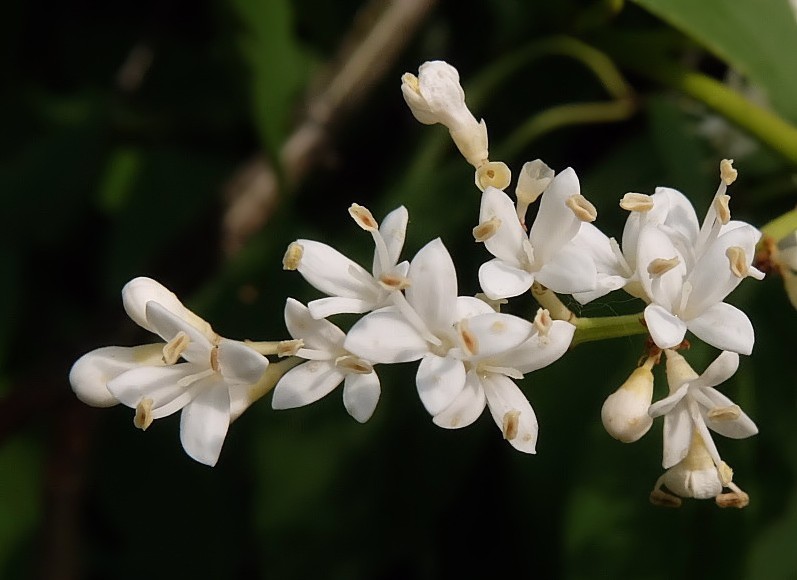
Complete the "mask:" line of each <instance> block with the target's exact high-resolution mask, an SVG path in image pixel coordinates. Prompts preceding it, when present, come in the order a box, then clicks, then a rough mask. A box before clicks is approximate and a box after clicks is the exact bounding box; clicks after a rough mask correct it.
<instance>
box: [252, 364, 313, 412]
mask: <svg viewBox="0 0 797 580" xmlns="http://www.w3.org/2000/svg"><path fill="white" fill-rule="evenodd" d="M303 362H305V360H304V359H301V358H298V357H295V356H292V357H290V358H287V359H285V360H283V361H280V362H276V363H271V364H270V365H268V368H266V372H264V373H263V376H262V377H260V380H259V381H257V383H255V384H254V385H252V387H250V389H249V403H250V404H251V403H254V402H255V401H257V400H258V399H261V398H262V397H265V396H266V395H267V394H269V393H270V392H271V391H272V390H273V389H274V387H275V386H276V385H277V382H278V381H279V380H280V379H281V378H282V376H283V375H284V374H285V373H287V372H288V371H289V370H291V369H292V368H293V367H295V366H296V365H298V364H300V363H303Z"/></svg>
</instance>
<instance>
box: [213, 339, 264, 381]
mask: <svg viewBox="0 0 797 580" xmlns="http://www.w3.org/2000/svg"><path fill="white" fill-rule="evenodd" d="M266 368H268V359H267V358H266V357H264V356H263V355H262V354H260V353H258V352H257V351H255V350H253V349H251V348H249V347H248V346H246V344H244V343H243V342H240V341H237V340H230V339H228V338H222V339H221V340H220V341H219V370H220V372H221V376H222V377H224V381H225V382H226V383H227V385H228V386H230V387H233V386H239V385H253V384H255V383H256V382H257V381H259V380H260V377H262V376H263V373H264V372H266Z"/></svg>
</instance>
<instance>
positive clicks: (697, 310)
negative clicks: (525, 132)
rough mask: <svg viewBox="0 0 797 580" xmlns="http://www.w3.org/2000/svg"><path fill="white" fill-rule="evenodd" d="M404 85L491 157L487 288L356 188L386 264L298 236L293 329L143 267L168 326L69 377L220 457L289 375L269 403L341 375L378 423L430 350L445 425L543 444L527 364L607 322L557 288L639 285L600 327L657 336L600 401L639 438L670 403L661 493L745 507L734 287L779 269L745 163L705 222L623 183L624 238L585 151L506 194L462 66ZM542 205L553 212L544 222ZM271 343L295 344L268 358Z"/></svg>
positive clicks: (611, 421)
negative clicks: (587, 192)
mask: <svg viewBox="0 0 797 580" xmlns="http://www.w3.org/2000/svg"><path fill="white" fill-rule="evenodd" d="M401 88H402V93H403V95H404V98H405V100H406V102H407V104H408V106H409V108H410V110H411V111H412V114H413V115H414V116H415V117H416V118H417V119H418V120H419V121H420V122H422V123H425V124H435V123H440V124H442V125H444V126H445V127H446V128H447V129H448V131H449V133H450V135H451V137H452V139H453V141H454V143H455V145H456V146H457V148H458V150H459V151H460V152H461V153H462V155H463V156H464V157H465V159H466V160H467V161H468V162H469V163H470V164H471V165H472V166H473V168H474V169H475V182H476V185H477V186H478V188H479V190H481V204H480V209H479V214H478V220H476V219H474V222H475V223H476V225H475V227H474V228H473V232H472V234H473V237H474V239H475V241H476V242H477V243H479V244H483V245H484V248H485V249H486V250H487V253H489V255H490V256H491V257H488V256H485V261H484V263H483V264H482V265H481V267H480V268H479V270H478V281H479V284H480V287H481V290H482V292H481V293H480V294H478V295H476V296H469V295H460V290H459V282H458V273H457V269H456V267H455V265H454V262H453V260H452V258H451V255H450V254H449V252H448V250H447V249H446V247H445V245H444V244H443V242H442V241H441V240H440V239H439V238H438V239H434V240H432V241H430V242H428V243H427V244H426V245H425V246H423V247H422V248H421V249H420V250H418V251H417V252H416V253H415V255H414V256H413V257H412V258H411V259H410V260H409V261H407V260H404V261H402V260H401V254H402V251H403V249H404V242H405V234H406V230H407V226H408V222H409V214H408V211H407V209H406V208H404V207H399V208H397V209H395V210H394V211H392V212H390V213H389V214H388V215H387V216H385V218H384V219H383V220H382V222H381V224H380V223H379V222H378V221H377V220H376V219H375V218H374V216H373V215H372V214H371V212H370V211H369V210H368V209H366V208H365V207H363V206H360V205H358V204H352V206H351V207H350V208H349V214H350V216H351V217H352V219H353V220H354V222H355V223H356V224H357V225H358V226H359V227H360V228H361V229H363V230H365V231H366V232H368V233H369V234H370V235H371V238H372V241H373V246H374V258H373V262H372V264H371V267H370V269H369V268H365V267H363V266H361V265H360V264H358V263H356V262H355V261H353V260H351V259H349V258H347V257H346V256H344V255H343V254H341V253H340V252H338V251H337V250H336V249H334V248H332V247H331V246H329V245H327V244H324V243H321V242H318V241H314V240H307V239H298V240H296V241H294V242H293V243H291V244H290V245H289V247H288V249H287V251H286V253H285V256H284V258H283V267H284V269H286V270H294V271H297V272H298V273H299V274H300V275H301V276H302V277H303V278H304V280H305V281H307V282H308V283H309V284H310V285H311V286H312V287H314V288H315V289H316V290H318V291H319V292H321V293H322V294H323V295H324V297H322V298H319V299H316V300H312V301H310V302H309V303H308V304H307V305H304V304H302V303H301V302H300V301H298V300H295V299H293V298H288V299H287V301H286V304H285V309H284V314H285V324H286V327H287V331H288V333H289V335H290V338H284V339H282V340H278V341H273V342H248V341H247V342H239V341H234V340H229V339H225V338H221V337H220V336H218V335H217V334H216V333H215V332H214V331H213V330H212V328H211V327H210V325H208V324H207V323H206V322H205V321H204V320H202V319H201V318H199V317H198V316H196V315H195V314H193V313H192V312H190V311H189V310H188V309H187V308H185V307H184V306H183V305H182V303H180V301H179V300H178V299H177V298H176V297H175V296H174V295H173V294H172V293H171V292H169V291H168V290H166V289H165V288H164V287H163V286H161V285H160V284H158V283H157V282H155V281H153V280H150V279H146V278H137V279H135V280H133V281H131V282H130V283H128V284H127V286H125V288H124V290H123V292H122V295H123V302H124V306H125V309H126V310H127V312H128V314H129V315H130V317H131V318H132V319H133V320H134V321H135V322H136V323H138V324H139V325H140V326H142V327H143V328H145V329H147V330H149V331H151V332H153V333H155V334H157V335H159V336H160V337H161V338H162V339H163V341H164V342H161V343H157V344H151V345H144V346H138V347H106V348H100V349H98V350H95V351H93V352H90V353H88V354H87V355H85V356H83V357H82V358H81V359H79V360H78V361H77V362H76V363H75V365H74V367H73V369H72V372H71V375H70V381H71V383H72V386H73V389H74V390H75V392H76V393H77V395H78V397H80V398H81V400H83V401H85V402H87V403H89V404H92V405H96V406H109V405H113V404H116V403H123V404H125V405H127V406H128V407H131V408H133V409H135V415H134V424H135V425H136V426H137V427H139V428H141V429H146V428H147V427H148V426H149V425H150V424H151V423H152V421H153V420H154V419H157V418H160V417H164V416H166V415H169V414H171V413H174V412H176V411H177V410H182V415H181V427H180V435H181V441H182V444H183V447H184V448H185V450H186V452H187V453H188V454H189V455H190V456H191V457H193V458H194V459H196V460H197V461H200V462H202V463H205V464H208V465H213V464H215V463H216V461H217V459H218V457H219V453H220V451H221V446H222V443H223V441H224V437H225V434H226V432H227V429H228V427H229V423H230V422H231V421H232V420H234V419H235V418H236V417H238V416H239V415H240V414H241V413H242V412H243V411H244V410H245V409H246V408H247V407H248V406H249V405H250V404H251V403H253V402H254V401H255V400H257V399H259V398H260V397H262V396H263V395H264V394H266V393H268V392H270V391H272V390H273V397H272V399H271V401H272V407H273V408H274V409H288V408H295V407H301V406H304V405H307V404H310V403H313V402H315V401H317V400H319V399H321V398H322V397H324V396H326V395H327V394H329V393H331V392H332V391H333V390H334V389H335V387H337V386H338V385H340V384H341V383H342V384H343V392H342V398H343V404H344V407H345V408H346V411H347V412H348V413H349V414H350V415H351V416H352V417H353V418H354V419H356V420H357V421H359V422H365V421H367V420H368V419H369V418H370V417H371V416H372V415H373V413H374V412H375V409H376V406H377V403H378V401H379V397H380V392H381V387H380V381H379V377H378V376H377V368H378V367H379V365H389V364H396V363H409V362H417V363H418V364H417V370H416V372H415V383H416V388H417V392H418V396H419V398H420V402H421V404H422V405H423V407H424V408H425V409H426V411H427V412H428V414H429V415H430V416H431V418H432V421H433V422H434V423H435V424H436V425H438V426H440V427H443V428H445V429H458V428H462V427H466V426H468V425H470V424H472V423H473V422H475V421H476V420H477V419H478V418H479V417H480V416H481V415H482V413H483V411H484V409H485V407H486V408H487V409H489V413H490V416H491V417H492V418H493V420H494V421H495V423H496V425H497V426H498V428H499V430H500V431H501V435H502V436H503V438H504V439H505V440H506V441H507V442H508V443H509V444H510V445H511V446H512V447H514V448H515V449H517V450H519V451H522V452H525V453H535V452H536V447H537V438H538V430H539V427H538V422H537V417H536V415H535V413H534V410H533V408H532V406H531V404H530V402H529V400H528V398H527V396H526V394H524V392H523V391H522V390H521V388H520V387H519V386H518V383H517V381H519V380H521V379H523V378H524V376H525V375H526V374H527V373H530V372H532V371H534V370H537V369H540V368H542V367H545V366H547V365H549V364H551V363H553V362H555V361H556V360H557V359H559V358H560V357H562V356H563V355H565V353H566V352H567V350H568V348H570V347H571V344H573V342H574V337H575V336H577V333H578V332H579V331H580V330H584V329H586V328H587V327H589V326H590V325H591V326H592V327H594V326H595V325H596V324H597V322H595V321H590V320H589V319H584V318H579V317H577V316H576V315H575V314H574V313H573V312H571V310H570V309H569V308H568V307H567V306H565V303H564V302H562V300H561V299H560V298H559V296H558V294H567V295H572V296H573V298H574V299H575V300H576V301H578V302H579V303H581V304H586V303H588V302H590V301H592V300H595V299H597V298H599V297H601V296H604V295H605V294H608V293H609V292H611V291H615V290H621V289H622V290H624V291H625V292H627V293H628V294H630V295H631V296H633V297H635V298H638V299H641V300H642V302H643V303H644V310H643V312H641V313H640V315H639V316H638V317H636V318H635V321H634V322H633V323H632V324H631V326H632V327H633V329H632V330H631V331H628V324H624V325H619V324H618V325H616V327H613V326H612V324H613V322H612V321H611V320H608V321H603V322H602V324H604V325H605V328H606V330H607V333H604V335H603V337H612V336H621V335H624V334H625V335H627V334H632V333H641V332H645V333H649V336H650V340H649V342H648V344H647V347H646V351H645V352H646V356H645V357H643V362H642V364H641V365H640V366H639V367H638V368H637V369H635V370H634V371H633V372H632V373H631V376H630V377H629V379H628V380H627V381H626V382H625V383H624V384H623V385H622V386H621V387H620V388H619V389H617V391H616V392H614V393H612V394H611V395H609V396H608V397H607V399H606V401H605V403H604V405H603V409H602V411H601V417H602V420H603V424H604V426H605V427H606V430H607V431H608V432H609V434H610V435H612V436H613V437H615V438H616V439H618V440H620V441H623V442H632V441H636V440H638V439H639V438H641V437H642V436H643V435H645V433H647V432H648V431H649V430H650V428H651V426H652V424H653V422H654V419H655V418H656V417H661V416H663V417H664V418H663V426H664V453H663V462H662V463H663V467H664V469H665V470H666V471H665V473H664V475H662V476H661V478H659V480H658V481H657V483H656V486H655V489H654V491H653V493H652V494H651V500H652V501H653V502H654V503H657V504H661V505H679V504H680V501H681V500H680V499H679V498H680V497H696V498H709V497H713V498H716V501H717V503H718V504H719V505H721V506H737V507H742V506H744V505H746V503H747V502H748V498H747V495H746V494H745V493H744V492H743V491H741V489H740V488H739V487H738V486H737V485H736V484H735V483H734V482H733V472H732V470H731V469H730V467H728V465H727V464H726V463H725V462H724V461H722V460H721V459H720V455H719V452H718V450H717V447H716V445H715V444H714V441H713V439H712V436H711V432H712V431H713V432H716V433H719V434H721V435H724V436H726V437H731V438H743V437H748V436H750V435H753V434H755V433H756V431H757V430H756V427H755V424H754V423H753V422H752V420H751V419H750V418H749V417H748V416H747V415H746V414H744V412H742V411H741V409H740V408H739V407H738V406H737V405H735V404H734V403H733V402H732V401H731V400H730V399H728V398H727V397H726V396H725V395H723V394H721V393H720V392H719V391H717V390H716V389H714V387H715V386H716V385H718V384H720V383H722V382H724V381H726V380H728V379H729V378H730V377H731V376H732V375H733V374H734V373H735V371H736V369H737V367H738V365H739V355H740V354H742V355H749V354H750V353H751V352H752V350H753V343H754V332H753V326H752V324H751V322H750V320H749V319H748V318H747V316H746V315H745V314H744V312H742V311H741V310H739V309H738V308H736V307H734V306H731V305H730V304H727V303H726V302H724V300H725V298H726V296H727V295H728V294H729V293H730V292H731V291H732V290H733V289H734V288H735V287H736V286H737V285H738V284H739V283H740V282H741V281H742V280H743V279H744V278H746V277H752V278H756V279H761V278H762V277H763V273H762V272H761V271H760V270H758V269H757V268H756V267H755V266H754V265H753V258H754V255H755V249H756V245H757V243H758V241H759V238H760V233H759V231H758V230H757V229H756V228H754V227H753V226H751V225H749V224H747V223H744V222H740V221H733V220H731V218H730V208H729V201H730V197H729V195H728V193H727V189H728V186H729V185H730V184H731V183H733V181H734V180H735V179H736V171H735V170H734V169H733V167H732V165H731V162H730V161H727V160H726V161H723V162H722V164H721V166H720V178H721V179H720V186H719V189H718V190H717V193H716V195H715V196H714V199H713V201H712V203H711V205H710V207H709V209H708V211H707V213H706V215H705V217H704V219H703V220H702V222H701V221H700V220H698V218H697V215H696V213H695V210H694V208H693V206H692V204H691V203H690V202H689V200H688V199H687V198H686V197H685V196H684V195H683V194H681V193H680V192H678V191H675V190H674V189H669V188H664V187H661V188H658V189H657V190H656V191H655V193H653V194H652V195H645V194H641V193H626V194H625V195H624V196H623V197H622V199H621V200H620V207H621V208H622V209H623V210H626V211H628V212H629V215H628V218H627V221H626V224H625V228H624V230H623V233H622V237H621V242H622V245H621V244H619V243H618V242H617V241H616V240H615V239H614V238H611V237H608V236H607V235H606V234H604V233H603V232H601V230H600V229H599V228H598V227H597V226H596V225H595V222H596V219H597V211H596V209H595V207H594V206H593V205H592V203H590V201H589V200H588V199H587V198H586V197H585V196H584V195H582V193H581V186H580V183H579V179H578V176H577V175H576V172H575V170H573V169H572V168H566V169H564V170H562V171H560V172H558V173H556V172H555V171H554V170H553V169H551V168H550V167H548V166H547V165H546V164H545V163H544V162H542V161H541V160H534V161H530V162H528V163H526V164H524V165H523V167H522V169H521V171H520V173H519V177H518V179H517V183H516V186H515V189H514V197H511V196H510V195H509V194H508V193H507V192H506V190H507V189H508V188H509V186H510V184H511V182H512V176H511V171H510V169H509V167H508V166H507V165H506V164H504V163H502V162H497V161H491V160H490V154H489V147H488V138H487V127H486V124H485V122H484V120H481V121H477V120H476V117H475V116H474V115H473V114H472V113H471V112H470V110H469V109H468V107H467V105H466V103H465V93H464V91H463V90H462V87H461V86H460V84H459V75H458V73H457V71H456V70H455V69H454V68H453V67H451V66H450V65H448V64H446V63H444V62H439V61H438V62H427V63H425V64H424V65H422V66H421V68H420V71H419V74H418V76H415V75H412V74H409V73H408V74H405V75H404V76H403V77H402V87H401ZM533 204H537V206H538V207H537V208H536V209H537V211H536V214H535V218H534V220H533V222H532V223H531V224H530V225H527V223H526V218H527V212H528V210H529V208H530V206H532V205H533ZM474 213H475V212H474ZM524 296H525V297H526V298H527V299H528V298H531V297H533V298H535V299H536V301H537V303H538V307H535V308H533V309H532V310H530V312H534V315H533V317H531V316H530V317H529V318H528V319H525V318H521V317H518V316H514V315H510V314H506V313H504V312H501V311H500V307H501V305H502V304H503V303H505V302H506V301H507V300H508V299H510V298H518V299H520V298H521V297H524ZM527 311H528V310H527ZM344 313H345V314H349V315H352V314H354V315H357V319H356V321H355V322H354V323H353V324H352V325H350V327H349V328H348V329H346V330H344V329H341V328H340V327H339V326H338V325H337V324H336V323H335V322H333V319H334V318H335V317H337V316H338V315H340V314H344ZM618 329H619V330H618ZM584 331H585V330H584ZM687 331H688V332H690V333H691V334H692V335H693V336H694V337H696V338H697V339H699V340H702V341H704V342H705V343H707V344H709V345H711V346H713V347H715V348H717V349H719V350H720V351H722V352H721V354H719V355H718V356H717V358H716V360H715V361H714V362H713V363H712V364H711V365H710V366H709V367H708V369H706V371H705V372H704V373H703V374H702V375H698V374H697V373H695V372H694V371H693V370H692V368H691V366H690V365H689V363H688V362H687V361H686V359H685V358H684V357H683V355H682V354H681V353H680V352H679V350H681V349H682V348H683V347H684V346H685V345H686V344H687V343H686V341H685V337H686V333H687ZM585 332H586V331H585ZM584 340H587V339H586V338H583V337H582V340H581V342H583V341H584ZM268 356H277V357H281V358H284V359H285V360H283V361H281V362H276V361H272V362H271V364H269V359H268ZM662 359H666V378H667V382H668V385H669V395H668V396H666V397H664V398H663V399H661V400H660V401H658V402H656V403H653V398H654V367H655V366H656V365H657V364H659V363H660V362H661V361H662ZM725 489H728V490H730V491H728V492H725V493H723V491H724V490H725Z"/></svg>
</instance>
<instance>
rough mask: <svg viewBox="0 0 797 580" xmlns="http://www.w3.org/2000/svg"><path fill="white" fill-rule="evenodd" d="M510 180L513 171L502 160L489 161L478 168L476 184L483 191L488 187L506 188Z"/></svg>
mask: <svg viewBox="0 0 797 580" xmlns="http://www.w3.org/2000/svg"><path fill="white" fill-rule="evenodd" d="M510 181H512V172H511V171H510V170H509V167H507V165H506V163H503V162H501V161H488V162H487V163H484V164H482V165H480V166H479V167H478V168H477V169H476V186H477V187H478V188H479V189H481V190H482V191H484V190H485V189H487V188H488V187H495V188H496V189H505V188H506V187H507V186H508V185H509V182H510Z"/></svg>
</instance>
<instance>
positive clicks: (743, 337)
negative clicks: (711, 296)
mask: <svg viewBox="0 0 797 580" xmlns="http://www.w3.org/2000/svg"><path fill="white" fill-rule="evenodd" d="M686 325H687V326H688V327H689V330H690V331H691V332H692V333H693V334H694V335H695V336H696V337H698V338H699V339H700V340H702V341H704V342H707V343H708V344H710V345H711V346H714V347H716V348H719V349H722V350H730V351H733V352H738V353H739V354H750V353H752V352H753V344H754V343H755V331H754V330H753V325H752V323H751V322H750V319H749V318H747V315H746V314H745V313H744V312H742V311H741V310H739V309H738V308H736V307H735V306H731V305H730V304H726V303H725V302H720V303H719V304H715V305H714V306H712V307H710V308H708V309H707V310H705V311H704V312H703V314H701V315H700V316H698V317H697V318H693V319H692V320H689V321H688V322H687V323H686Z"/></svg>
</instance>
